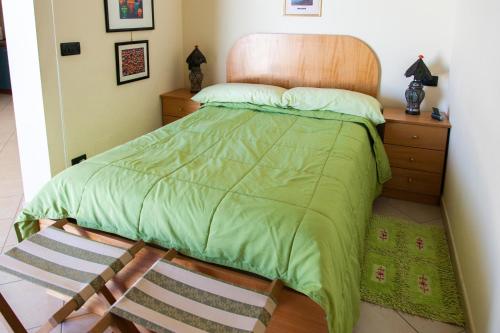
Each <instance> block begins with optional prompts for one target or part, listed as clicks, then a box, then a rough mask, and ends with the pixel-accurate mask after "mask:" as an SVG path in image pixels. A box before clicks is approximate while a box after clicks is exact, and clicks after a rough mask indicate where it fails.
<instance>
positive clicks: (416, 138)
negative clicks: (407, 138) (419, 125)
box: [411, 135, 420, 140]
mask: <svg viewBox="0 0 500 333" xmlns="http://www.w3.org/2000/svg"><path fill="white" fill-rule="evenodd" d="M411 138H412V139H413V140H418V139H419V138H420V137H419V136H418V135H414V136H412V137H411Z"/></svg>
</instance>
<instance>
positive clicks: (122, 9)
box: [104, 0, 154, 32]
mask: <svg viewBox="0 0 500 333" xmlns="http://www.w3.org/2000/svg"><path fill="white" fill-rule="evenodd" d="M104 5H105V15H106V31H108V32H114V31H134V30H151V29H154V4H153V0H104Z"/></svg>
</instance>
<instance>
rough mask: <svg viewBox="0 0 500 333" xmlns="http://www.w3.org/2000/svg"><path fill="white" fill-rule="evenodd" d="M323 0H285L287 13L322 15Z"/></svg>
mask: <svg viewBox="0 0 500 333" xmlns="http://www.w3.org/2000/svg"><path fill="white" fill-rule="evenodd" d="M321 11H322V0H285V15H290V16H294V15H295V16H321Z"/></svg>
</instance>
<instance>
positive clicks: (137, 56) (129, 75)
mask: <svg viewBox="0 0 500 333" xmlns="http://www.w3.org/2000/svg"><path fill="white" fill-rule="evenodd" d="M115 53H116V82H117V84H118V85H121V84H125V83H130V82H134V81H139V80H144V79H147V78H149V43H148V41H147V40H141V41H136V42H124V43H116V44H115Z"/></svg>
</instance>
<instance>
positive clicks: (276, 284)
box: [267, 280, 285, 299]
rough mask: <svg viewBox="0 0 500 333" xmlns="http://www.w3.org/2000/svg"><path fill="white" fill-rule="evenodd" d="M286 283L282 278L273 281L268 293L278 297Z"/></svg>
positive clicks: (275, 297)
mask: <svg viewBox="0 0 500 333" xmlns="http://www.w3.org/2000/svg"><path fill="white" fill-rule="evenodd" d="M284 286H285V285H284V284H283V282H282V281H281V280H274V281H273V282H272V283H271V286H270V287H269V289H268V291H267V293H268V294H269V296H271V297H272V298H274V299H278V295H279V294H280V292H281V290H282V289H283V287H284Z"/></svg>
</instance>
